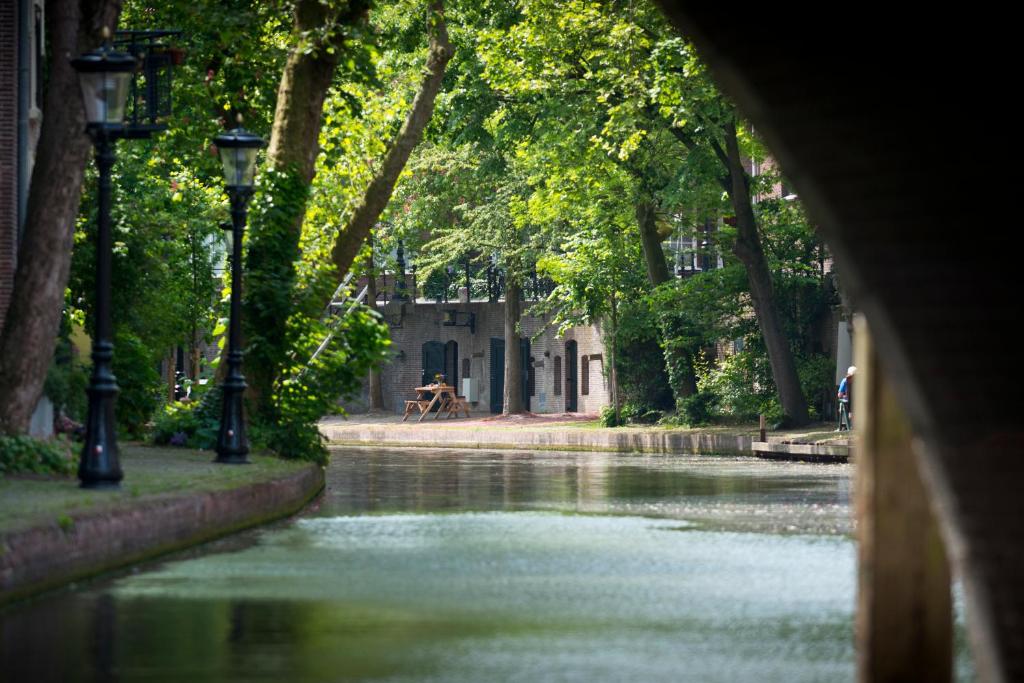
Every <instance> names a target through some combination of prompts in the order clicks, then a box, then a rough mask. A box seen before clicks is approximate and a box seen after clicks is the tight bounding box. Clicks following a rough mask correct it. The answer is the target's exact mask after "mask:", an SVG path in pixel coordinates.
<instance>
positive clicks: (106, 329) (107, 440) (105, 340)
mask: <svg viewBox="0 0 1024 683" xmlns="http://www.w3.org/2000/svg"><path fill="white" fill-rule="evenodd" d="M89 134H90V136H91V137H92V141H93V145H94V146H95V147H96V168H97V169H98V170H99V188H98V193H97V204H98V206H97V213H98V221H97V223H98V224H97V232H96V323H95V339H94V340H93V345H92V375H91V377H90V379H89V387H88V389H87V393H88V395H89V416H88V418H87V419H86V427H85V446H84V447H83V448H82V455H81V458H80V460H79V465H78V479H79V481H81V486H82V488H117V487H118V486H120V482H121V479H122V478H123V477H124V474H123V473H122V471H121V464H120V459H119V451H118V447H117V432H116V429H115V427H116V424H115V420H114V400H115V398H116V397H117V393H118V387H117V379H116V378H115V377H114V372H113V368H112V363H113V360H114V342H113V326H112V324H111V320H110V270H111V253H112V244H111V236H110V170H111V168H112V167H113V165H114V144H115V141H116V140H117V138H118V131H117V130H116V129H109V128H106V127H104V126H90V128H89Z"/></svg>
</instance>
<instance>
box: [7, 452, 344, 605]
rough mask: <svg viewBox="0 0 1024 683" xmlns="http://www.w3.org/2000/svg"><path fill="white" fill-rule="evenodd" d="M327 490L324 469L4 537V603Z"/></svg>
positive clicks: (277, 515)
mask: <svg viewBox="0 0 1024 683" xmlns="http://www.w3.org/2000/svg"><path fill="white" fill-rule="evenodd" d="M323 488H324V470H323V468H322V467H320V466H318V465H313V464H310V465H309V466H308V467H306V468H304V469H302V470H301V471H299V472H295V473H292V474H290V475H288V476H286V477H281V478H278V479H273V480H270V481H264V482H257V483H254V484H247V485H245V486H240V487H238V488H234V489H228V490H222V491H209V492H200V493H188V494H183V495H174V496H166V497H164V496H162V497H159V498H157V499H155V500H148V501H145V500H144V501H140V502H138V503H137V504H132V505H129V506H127V507H124V508H115V509H113V510H97V511H95V512H88V513H84V514H81V515H75V516H73V517H72V520H73V524H71V525H66V528H61V526H60V525H58V524H57V523H56V522H51V523H48V524H45V525H42V526H38V527H33V528H30V529H23V530H20V531H14V532H10V533H6V534H0V606H4V605H6V604H8V603H11V602H14V601H16V600H20V599H23V598H26V597H29V596H32V595H34V594H37V593H40V592H43V591H46V590H49V589H52V588H57V587H59V586H61V585H64V584H67V583H70V582H72V581H77V580H80V579H85V578H88V577H91V576H95V575H97V574H101V573H103V572H106V571H110V570H113V569H118V568H121V567H126V566H128V565H131V564H135V563H138V562H142V561H144V560H149V559H152V558H154V557H157V556H159V555H163V554H166V553H169V552H173V551H177V550H182V549H185V548H188V547H190V546H194V545H198V544H200V543H205V542H207V541H211V540H213V539H215V538H219V537H221V536H225V535H227V534H230V533H233V532H236V531H241V530H243V529H247V528H250V527H254V526H258V525H260V524H265V523H267V522H271V521H274V520H277V519H281V518H283V517H287V516H288V515H291V514H294V513H295V512H298V511H299V510H301V509H302V508H303V507H305V506H306V504H307V503H309V502H310V501H311V500H312V499H313V498H314V497H315V496H316V495H317V494H319V493H320V491H322V490H323Z"/></svg>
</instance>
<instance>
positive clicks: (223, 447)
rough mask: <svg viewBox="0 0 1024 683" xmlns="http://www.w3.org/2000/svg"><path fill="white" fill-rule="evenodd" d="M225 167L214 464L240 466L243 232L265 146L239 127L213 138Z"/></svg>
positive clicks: (245, 444)
mask: <svg viewBox="0 0 1024 683" xmlns="http://www.w3.org/2000/svg"><path fill="white" fill-rule="evenodd" d="M213 141H214V143H215V144H216V145H217V149H218V150H220V160H221V163H223V164H224V182H225V184H226V187H225V189H226V190H227V193H228V197H229V198H230V199H231V238H232V239H231V321H230V328H229V332H228V374H227V377H226V378H225V379H224V384H223V385H222V386H221V391H222V392H223V394H224V396H223V408H222V410H221V416H220V432H219V433H218V435H217V459H216V462H220V463H227V464H232V465H241V464H245V463H248V462H249V458H248V455H249V441H248V439H247V438H246V436H245V416H244V414H243V412H242V410H243V409H242V394H243V393H244V392H245V378H244V377H243V376H242V348H241V346H242V330H241V324H242V312H241V296H242V233H243V232H244V231H245V218H246V213H247V210H248V206H249V199H250V198H252V193H253V173H254V171H255V169H256V152H257V150H259V149H260V148H261V147H265V146H266V144H267V143H266V142H264V141H263V138H261V137H259V136H258V135H253V134H252V133H250V132H249V131H247V130H245V129H244V128H242V127H241V126H239V127H238V128H235V129H234V130H230V131H228V132H227V133H222V134H220V135H218V136H217V137H216V138H214V140H213Z"/></svg>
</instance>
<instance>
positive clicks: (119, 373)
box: [113, 332, 163, 438]
mask: <svg viewBox="0 0 1024 683" xmlns="http://www.w3.org/2000/svg"><path fill="white" fill-rule="evenodd" d="M114 349H115V351H114V362H113V370H114V376H115V377H117V380H118V386H119V387H120V392H119V393H118V395H117V408H116V410H115V414H116V416H117V426H118V429H119V430H120V431H121V432H122V433H123V434H125V435H127V436H130V437H132V438H139V437H141V436H142V435H143V434H144V432H145V429H146V424H147V423H148V422H149V419H150V418H151V417H152V415H153V411H155V410H156V408H157V406H158V405H160V396H161V394H162V389H163V382H162V381H161V378H160V373H158V372H157V370H156V364H155V362H154V359H153V354H152V350H151V349H149V348H148V347H147V346H146V344H145V343H144V342H143V341H142V340H141V339H139V338H138V337H136V336H135V335H133V334H131V333H128V332H122V333H120V334H118V335H117V336H116V337H115V339H114Z"/></svg>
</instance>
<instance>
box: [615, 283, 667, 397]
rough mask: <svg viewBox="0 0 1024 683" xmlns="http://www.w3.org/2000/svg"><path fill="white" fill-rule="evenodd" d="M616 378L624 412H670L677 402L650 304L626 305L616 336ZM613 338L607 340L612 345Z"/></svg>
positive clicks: (621, 313) (642, 302)
mask: <svg viewBox="0 0 1024 683" xmlns="http://www.w3.org/2000/svg"><path fill="white" fill-rule="evenodd" d="M615 339H616V344H617V346H616V352H615V362H616V371H617V373H616V376H617V378H618V380H619V398H620V400H621V401H622V402H623V410H624V411H625V410H626V408H627V407H631V406H636V407H637V409H638V410H642V411H643V412H647V411H652V410H669V409H671V408H672V407H674V405H675V400H674V398H673V395H672V391H671V390H670V386H669V374H668V372H667V371H666V363H665V357H666V356H665V354H664V353H663V352H662V349H661V346H660V343H659V342H660V340H659V335H658V327H657V321H656V318H655V316H654V312H653V311H652V310H651V308H650V306H649V305H647V302H646V301H640V302H636V303H627V304H624V305H623V307H622V310H621V312H620V314H619V327H618V330H617V334H616V337H615ZM610 342H611V340H610V339H606V340H605V344H606V345H607V344H609V343H610Z"/></svg>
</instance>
